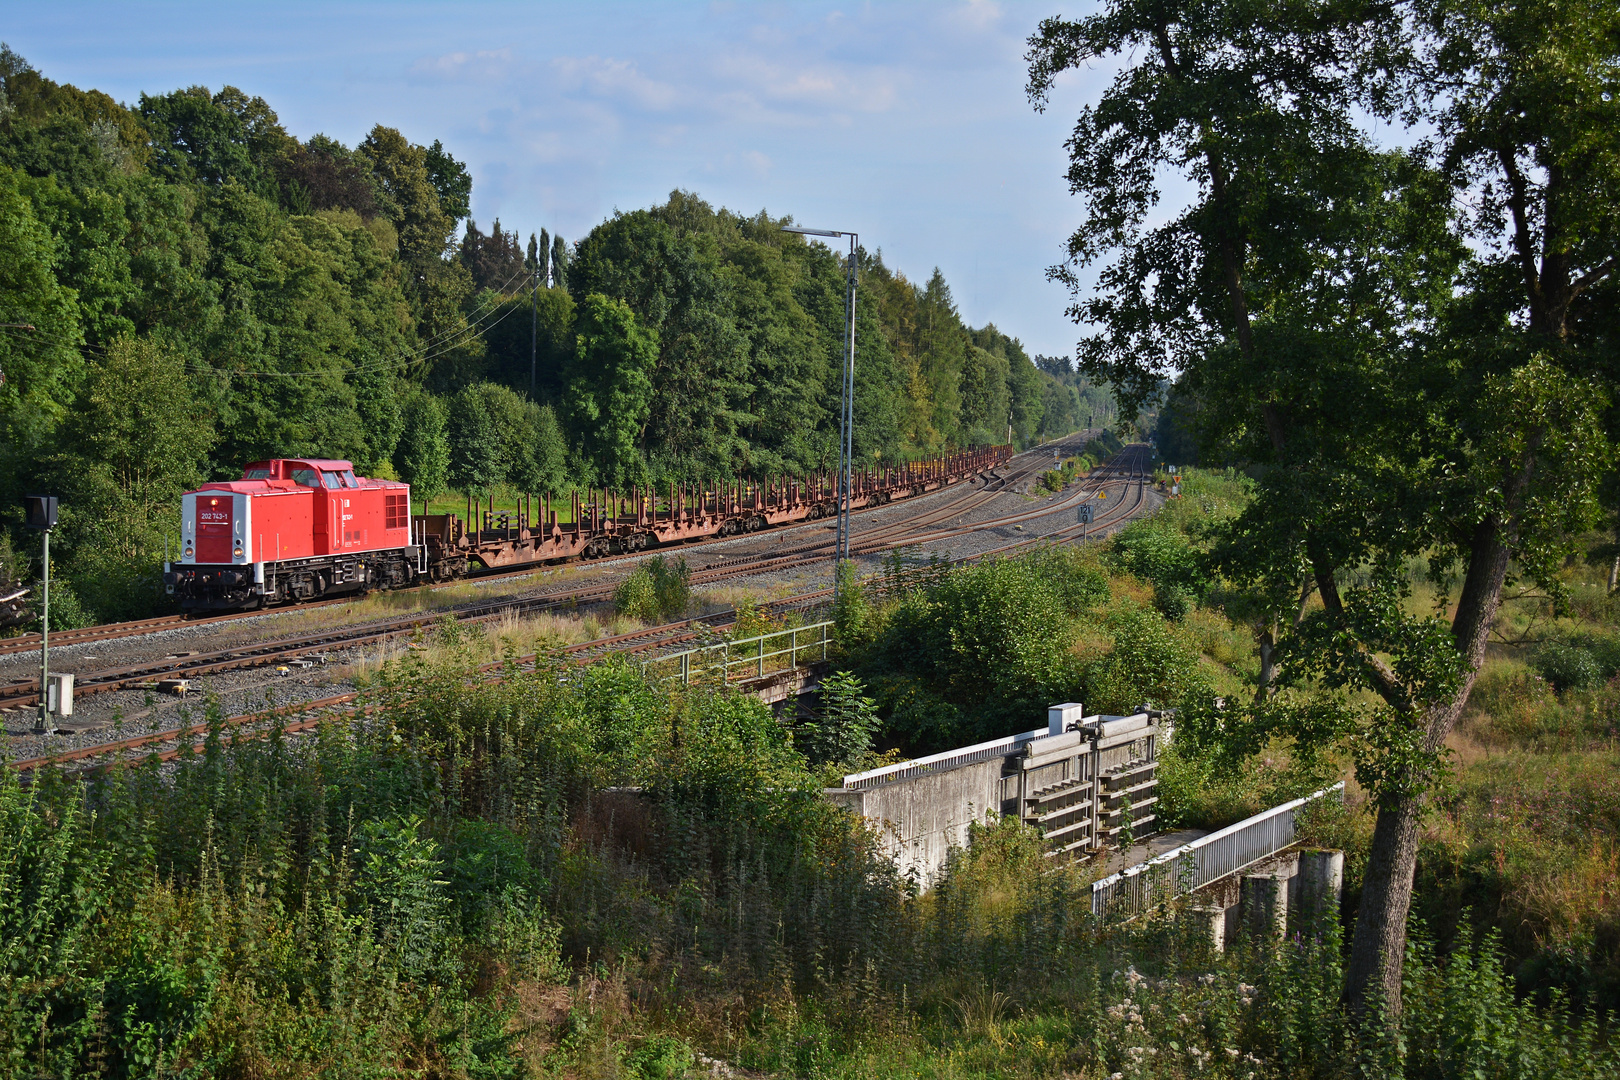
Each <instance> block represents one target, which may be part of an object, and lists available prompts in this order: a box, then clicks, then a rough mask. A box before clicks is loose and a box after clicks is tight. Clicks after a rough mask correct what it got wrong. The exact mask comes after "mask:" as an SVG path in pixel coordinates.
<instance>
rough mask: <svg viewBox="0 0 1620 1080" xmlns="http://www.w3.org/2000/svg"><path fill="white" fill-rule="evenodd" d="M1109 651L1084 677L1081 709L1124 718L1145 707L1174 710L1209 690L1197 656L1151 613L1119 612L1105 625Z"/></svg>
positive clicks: (1139, 611)
mask: <svg viewBox="0 0 1620 1080" xmlns="http://www.w3.org/2000/svg"><path fill="white" fill-rule="evenodd" d="M1109 630H1110V631H1111V632H1112V634H1113V639H1114V647H1113V650H1112V651H1111V652H1109V653H1108V655H1106V656H1103V657H1101V658H1099V659H1098V660H1096V661H1093V662H1092V664H1091V666H1090V667H1089V669H1088V670H1087V671H1086V674H1085V697H1084V698H1082V699H1081V700H1083V701H1085V703H1086V708H1087V709H1088V710H1093V711H1096V712H1106V713H1115V714H1125V713H1130V712H1134V711H1135V710H1136V709H1138V708H1140V707H1142V706H1144V705H1146V706H1150V707H1153V708H1160V709H1164V708H1174V707H1175V706H1177V705H1179V704H1180V703H1181V701H1182V700H1183V699H1184V698H1186V697H1187V696H1188V695H1189V694H1193V693H1195V692H1201V691H1202V692H1207V691H1208V679H1207V678H1206V677H1205V675H1204V672H1203V669H1202V668H1201V667H1200V666H1199V663H1198V654H1197V653H1196V652H1194V651H1193V650H1192V649H1191V648H1189V647H1188V646H1187V644H1186V643H1185V642H1183V641H1181V640H1180V638H1178V637H1177V635H1176V634H1175V633H1174V632H1172V631H1171V629H1170V628H1169V627H1168V626H1166V625H1165V623H1164V620H1162V619H1160V618H1159V617H1158V616H1157V615H1156V614H1154V613H1153V612H1151V611H1145V610H1140V609H1138V610H1134V611H1122V612H1119V613H1118V614H1116V615H1114V617H1113V618H1112V619H1110V620H1109Z"/></svg>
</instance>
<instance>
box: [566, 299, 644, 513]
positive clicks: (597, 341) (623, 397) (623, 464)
mask: <svg viewBox="0 0 1620 1080" xmlns="http://www.w3.org/2000/svg"><path fill="white" fill-rule="evenodd" d="M575 334H576V341H577V344H576V346H575V354H574V364H573V367H572V370H571V372H570V375H569V381H568V408H569V411H570V413H571V419H572V423H573V426H574V428H575V430H576V431H578V432H579V433H580V436H581V440H582V442H583V444H584V446H585V449H586V452H587V454H589V456H590V458H591V461H592V462H593V464H594V465H595V466H596V469H597V470H598V472H599V473H600V475H601V476H602V478H603V480H604V481H606V482H607V483H608V484H609V485H611V486H614V487H619V488H625V487H629V486H631V485H633V484H637V483H640V482H642V481H643V480H644V479H645V477H646V473H647V465H646V461H645V459H644V458H643V457H642V455H641V445H640V444H641V435H642V430H643V428H644V427H645V426H646V425H647V423H648V422H649V421H650V419H651V417H652V412H653V369H654V367H655V366H656V364H657V362H658V335H657V334H656V333H654V332H653V331H652V330H651V329H649V328H647V327H644V326H642V325H641V323H640V321H639V320H638V319H637V318H636V315H635V312H633V311H631V310H630V305H629V304H627V303H625V302H624V301H622V300H610V299H608V298H607V297H605V296H602V295H600V294H597V293H592V294H590V295H588V296H586V297H585V299H584V301H583V302H582V303H581V304H580V305H579V307H578V308H576V309H575Z"/></svg>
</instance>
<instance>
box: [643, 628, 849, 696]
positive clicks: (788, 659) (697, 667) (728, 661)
mask: <svg viewBox="0 0 1620 1080" xmlns="http://www.w3.org/2000/svg"><path fill="white" fill-rule="evenodd" d="M833 626H834V624H833V622H832V621H831V620H828V621H826V622H816V623H810V624H809V625H807V626H790V627H788V628H786V629H783V630H772V631H770V632H769V633H765V634H758V635H755V636H754V637H746V638H728V639H725V640H722V641H717V642H714V643H713V644H710V645H699V646H698V647H697V648H695V649H686V650H684V651H682V652H678V653H668V654H666V655H664V656H659V657H655V658H653V659H651V660H647V661H643V663H642V665H641V672H642V674H643V675H649V674H651V675H654V676H655V677H657V679H658V681H659V682H673V681H675V680H677V679H678V680H680V681H681V682H682V683H686V684H690V683H692V682H694V681H699V680H703V679H706V678H712V677H714V676H715V675H718V676H719V679H720V682H721V683H722V684H727V683H730V682H732V681H733V679H734V678H735V679H736V681H738V682H747V681H748V680H749V679H763V678H764V677H765V676H766V675H768V674H771V673H772V672H776V671H791V670H792V669H794V668H796V667H800V666H801V665H802V664H805V663H809V662H811V661H812V659H813V660H826V659H827V657H828V654H829V651H830V650H831V648H832V642H833ZM670 667H675V668H676V670H675V671H673V672H669V671H668V669H669V668H670ZM734 669H739V670H741V671H742V674H739V675H736V676H734V675H733V670H734ZM660 671H663V672H667V673H666V674H662V675H660V674H658V672H660Z"/></svg>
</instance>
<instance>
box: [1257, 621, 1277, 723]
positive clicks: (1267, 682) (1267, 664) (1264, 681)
mask: <svg viewBox="0 0 1620 1080" xmlns="http://www.w3.org/2000/svg"><path fill="white" fill-rule="evenodd" d="M1259 642H1260V685H1259V686H1257V687H1255V690H1254V703H1255V704H1256V705H1264V704H1265V703H1266V701H1267V700H1268V699H1269V698H1270V697H1271V684H1272V683H1273V682H1275V681H1276V679H1277V624H1276V623H1275V622H1271V623H1267V624H1266V628H1265V629H1264V630H1262V631H1260V635H1259Z"/></svg>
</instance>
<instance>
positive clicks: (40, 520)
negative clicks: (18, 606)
mask: <svg viewBox="0 0 1620 1080" xmlns="http://www.w3.org/2000/svg"><path fill="white" fill-rule="evenodd" d="M23 511H24V514H23V523H24V524H25V525H27V526H28V528H30V529H38V530H40V531H41V532H42V533H44V535H45V539H44V552H43V559H44V584H43V587H42V589H41V593H40V618H39V726H38V727H37V728H36V729H35V730H37V731H38V732H39V733H40V734H41V735H49V734H50V733H51V732H52V731H53V730H54V728H53V726H52V724H51V684H50V679H51V529H52V528H53V527H55V525H56V496H55V495H26V496H24V497H23Z"/></svg>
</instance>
